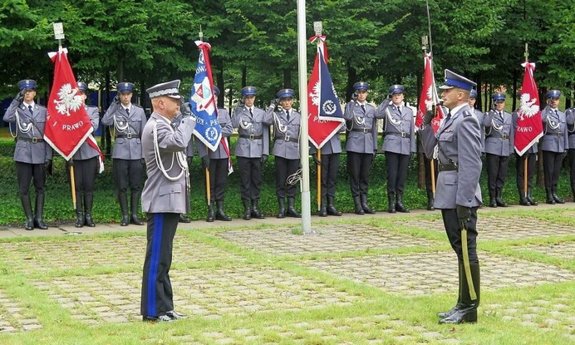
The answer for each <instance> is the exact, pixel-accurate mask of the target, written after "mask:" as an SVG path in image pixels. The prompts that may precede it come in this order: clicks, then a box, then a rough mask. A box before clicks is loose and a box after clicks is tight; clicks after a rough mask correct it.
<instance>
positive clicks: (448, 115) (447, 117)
mask: <svg viewBox="0 0 575 345" xmlns="http://www.w3.org/2000/svg"><path fill="white" fill-rule="evenodd" d="M449 119H451V112H449V113H447V116H446V117H445V122H447V121H449Z"/></svg>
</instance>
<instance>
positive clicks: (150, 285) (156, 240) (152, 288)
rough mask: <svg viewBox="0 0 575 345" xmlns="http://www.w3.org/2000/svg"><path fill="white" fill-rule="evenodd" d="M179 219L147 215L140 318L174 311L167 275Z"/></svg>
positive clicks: (164, 214)
mask: <svg viewBox="0 0 575 345" xmlns="http://www.w3.org/2000/svg"><path fill="white" fill-rule="evenodd" d="M179 218H180V215H179V213H148V214H147V222H148V228H147V245H146V259H145V261H144V275H143V278H142V299H141V314H142V316H147V317H158V316H160V315H165V314H166V312H168V311H172V310H174V294H173V291H172V283H171V282H170V274H169V273H170V266H171V265H172V249H173V242H174V236H175V234H176V228H177V226H178V220H179Z"/></svg>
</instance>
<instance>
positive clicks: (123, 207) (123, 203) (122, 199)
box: [118, 192, 130, 226]
mask: <svg viewBox="0 0 575 345" xmlns="http://www.w3.org/2000/svg"><path fill="white" fill-rule="evenodd" d="M118 202H119V203H120V213H122V219H120V225H121V226H128V224H130V217H128V195H126V193H125V192H119V193H118Z"/></svg>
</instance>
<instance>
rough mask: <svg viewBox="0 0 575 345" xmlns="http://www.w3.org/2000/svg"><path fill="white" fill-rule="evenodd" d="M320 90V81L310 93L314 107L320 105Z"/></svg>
mask: <svg viewBox="0 0 575 345" xmlns="http://www.w3.org/2000/svg"><path fill="white" fill-rule="evenodd" d="M320 90H321V84H320V82H319V81H318V82H317V83H315V85H314V86H313V92H310V94H309V95H310V97H311V103H312V104H313V105H319V92H320Z"/></svg>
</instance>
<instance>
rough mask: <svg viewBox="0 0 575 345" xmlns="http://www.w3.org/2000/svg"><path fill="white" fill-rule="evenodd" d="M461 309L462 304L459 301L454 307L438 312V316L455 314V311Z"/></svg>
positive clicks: (441, 317)
mask: <svg viewBox="0 0 575 345" xmlns="http://www.w3.org/2000/svg"><path fill="white" fill-rule="evenodd" d="M459 309H461V305H460V304H459V303H457V304H456V305H455V306H454V307H453V308H451V309H449V310H448V311H444V312H440V313H437V316H438V317H439V318H440V319H445V318H446V317H450V316H451V315H453V313H455V312H456V311H458V310H459Z"/></svg>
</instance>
